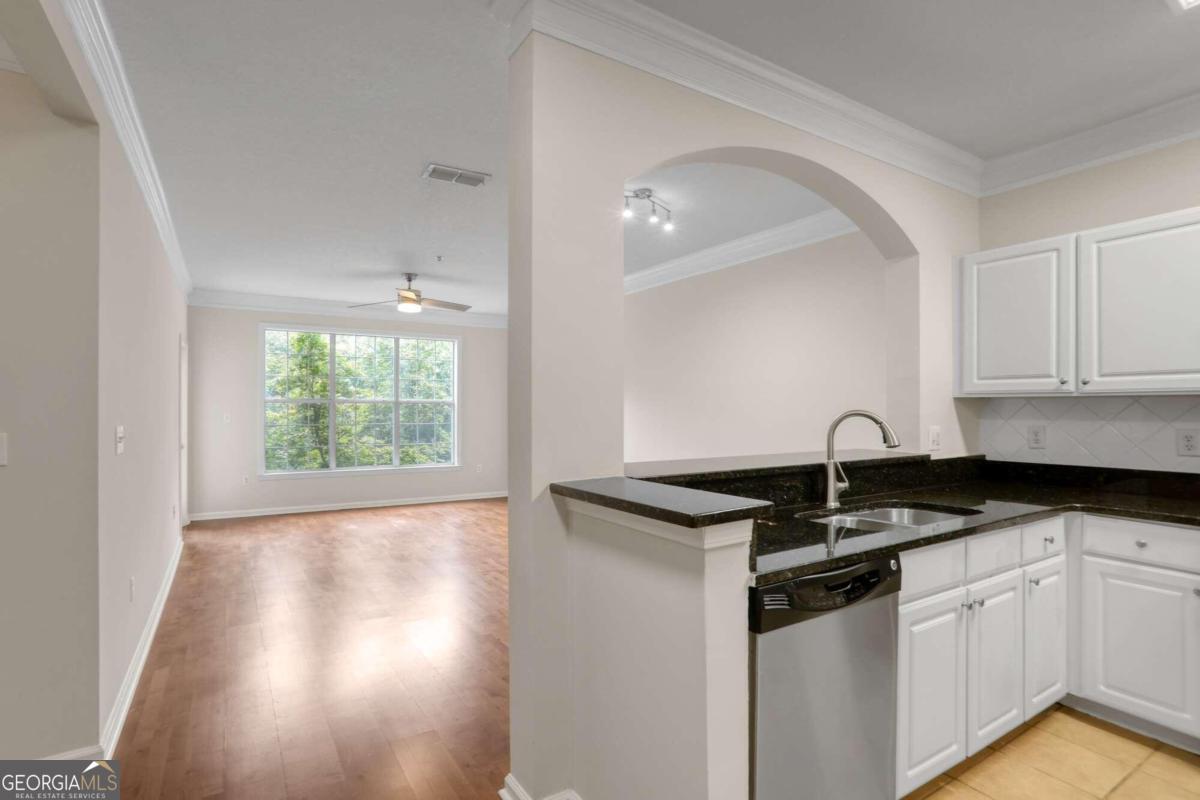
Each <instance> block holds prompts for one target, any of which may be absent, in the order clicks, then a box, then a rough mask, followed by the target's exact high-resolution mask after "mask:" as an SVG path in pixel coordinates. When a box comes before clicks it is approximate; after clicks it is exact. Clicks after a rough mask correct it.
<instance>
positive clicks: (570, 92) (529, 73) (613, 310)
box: [509, 33, 978, 797]
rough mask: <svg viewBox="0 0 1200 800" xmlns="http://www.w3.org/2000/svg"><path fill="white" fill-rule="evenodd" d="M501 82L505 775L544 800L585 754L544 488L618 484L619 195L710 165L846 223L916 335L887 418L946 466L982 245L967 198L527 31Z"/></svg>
mask: <svg viewBox="0 0 1200 800" xmlns="http://www.w3.org/2000/svg"><path fill="white" fill-rule="evenodd" d="M509 80H510V84H509V98H510V115H511V118H510V128H509V137H510V143H509V150H510V164H509V175H510V181H511V188H510V197H509V216H510V243H509V330H510V357H509V358H510V361H509V382H510V385H509V409H510V412H509V413H510V426H509V427H510V453H509V462H510V469H509V476H510V569H511V591H510V594H511V624H512V629H511V642H510V648H511V654H512V764H513V773H514V775H515V776H516V777H517V778H518V779H519V780H520V782H521V783H522V784H523V785H524V787H525V789H526V790H527V791H528V792H529V793H530V794H531V795H532V796H534V797H544V796H547V795H549V794H551V793H552V792H555V791H560V790H562V789H565V788H568V787H570V786H572V785H573V784H576V783H577V781H578V780H582V773H583V772H585V771H586V769H585V765H584V763H583V762H582V761H580V760H578V759H577V756H578V754H579V753H581V752H588V753H589V754H590V755H589V756H588V758H589V759H591V758H593V757H594V755H595V753H596V750H595V748H596V747H597V741H596V740H595V739H594V734H596V732H594V731H589V730H587V729H586V728H587V726H586V723H580V722H579V721H576V720H573V718H572V693H573V692H576V691H578V682H579V680H580V677H579V675H578V674H577V675H575V676H574V677H572V674H573V669H572V659H571V647H570V643H569V624H568V623H569V609H568V608H567V604H564V603H562V602H560V599H561V598H564V597H567V596H568V594H569V588H570V580H569V563H568V548H567V541H566V535H567V534H566V526H565V523H564V520H563V519H562V518H561V515H560V513H559V511H558V510H557V509H556V508H555V506H554V504H553V503H552V501H551V500H550V498H549V495H548V493H547V491H546V488H547V486H548V484H549V483H551V482H554V481H560V480H569V479H576V478H587V477H598V476H605V475H619V474H621V472H622V466H623V442H622V408H623V380H624V373H623V363H622V361H623V356H622V346H621V342H622V336H623V306H624V289H623V252H622V251H623V228H622V221H621V217H620V214H619V211H620V208H619V198H620V196H621V192H622V187H623V182H624V181H625V179H626V178H628V177H630V176H634V175H639V174H641V173H643V172H645V171H647V170H648V169H650V168H652V167H654V166H656V165H661V164H664V163H667V162H670V161H672V160H674V159H677V158H679V157H680V156H681V155H683V157H684V158H690V159H694V160H703V158H704V156H701V155H700V154H703V153H705V152H706V151H713V152H712V153H709V157H711V156H713V154H714V153H716V152H719V153H721V154H722V155H723V156H724V157H725V158H726V159H728V158H732V157H737V158H739V159H741V163H746V162H747V161H753V160H754V159H760V160H761V159H765V160H767V161H770V162H771V163H773V164H774V167H773V169H774V171H779V170H780V169H791V170H794V171H795V172H796V177H798V178H800V179H801V180H803V182H804V183H805V185H806V186H808V188H810V189H813V190H814V191H817V192H818V193H821V194H823V195H825V196H826V198H827V199H828V200H830V201H831V202H832V203H834V204H835V205H837V206H839V207H840V208H842V210H843V211H844V212H845V213H847V214H848V215H849V216H850V217H851V218H852V219H854V220H855V221H856V222H857V223H858V224H859V225H860V227H862V229H863V230H864V232H866V233H867V234H868V235H870V236H871V238H872V240H873V241H874V242H875V243H876V245H877V246H878V247H879V248H880V250H881V252H883V253H885V254H886V255H888V257H890V258H892V259H895V260H894V261H893V262H892V263H891V264H890V265H889V275H888V282H889V283H888V285H889V293H894V294H895V296H896V297H897V298H899V299H902V300H903V301H904V302H906V303H908V304H909V305H910V307H911V310H912V314H913V315H914V318H915V320H916V322H915V324H912V325H909V326H907V327H906V326H904V325H902V324H901V323H900V322H899V321H897V330H896V336H895V337H893V338H895V339H896V341H894V342H892V341H889V347H894V348H895V352H896V354H897V357H898V358H901V357H903V353H905V352H911V353H915V354H917V355H915V356H914V357H912V358H910V359H909V362H908V363H906V364H905V365H904V366H903V368H902V369H898V372H897V393H896V397H895V399H894V400H893V399H892V398H891V396H890V394H889V408H888V411H887V413H888V414H889V416H892V417H893V418H903V419H906V420H909V422H908V424H906V425H905V428H907V430H905V431H902V435H904V436H905V438H906V439H907V440H908V441H910V442H911V441H920V438H919V437H918V438H915V439H914V438H913V437H917V436H918V434H919V432H920V431H923V430H925V429H926V427H927V426H928V425H931V424H937V425H940V426H941V428H942V439H943V451H942V454H943V455H955V454H960V453H962V452H965V445H964V438H963V434H962V427H963V426H962V424H960V421H959V419H958V415H957V412H956V406H955V403H954V401H953V399H952V394H953V347H952V329H953V313H952V309H953V303H952V288H953V281H952V263H953V257H954V256H956V255H958V254H961V253H964V252H970V251H971V250H973V249H975V248H976V245H977V242H978V201H977V200H976V199H975V198H973V197H970V196H968V195H966V194H963V193H961V192H958V191H956V190H953V189H949V188H947V187H944V186H941V185H939V184H936V183H934V182H932V181H929V180H928V179H925V178H921V177H918V176H916V175H913V174H911V173H908V172H906V171H904V170H901V169H898V168H896V167H893V166H891V165H888V164H885V163H883V162H880V161H877V160H875V159H872V158H870V157H868V156H865V155H862V154H860V153H857V152H855V151H852V150H850V149H848V148H846V147H843V146H840V145H837V144H834V143H833V142H830V141H827V140H824V139H821V138H819V137H817V136H813V135H811V134H808V133H805V132H803V131H800V130H797V129H795V128H792V127H789V126H787V125H784V124H782V123H778V122H775V121H773V120H771V119H769V118H766V117H763V116H761V115H758V114H755V113H752V112H749V111H746V110H744V109H741V108H739V107H736V106H733V105H731V104H728V103H725V102H722V101H720V100H717V99H715V98H712V97H709V96H707V95H704V94H701V93H699V92H696V91H693V90H690V89H688V88H686V87H683V86H681V85H678V84H675V83H672V82H670V81H667V80H663V79H661V78H658V77H656V76H653V75H650V74H649V73H645V72H642V71H639V70H637V69H634V68H631V67H629V66H626V65H623V64H620V63H617V62H615V61H612V60H610V59H607V58H604V57H602V56H599V55H596V54H593V53H590V52H588V51H585V50H582V49H580V48H578V47H575V46H573V45H569V44H566V43H564V42H561V41H559V40H556V39H553V38H550V37H547V36H544V35H541V34H536V33H535V34H532V35H531V36H530V37H528V38H527V39H526V40H525V42H524V43H523V44H522V46H521V47H520V48H519V49H518V51H517V52H516V53H515V54H514V56H513V58H512V60H511V62H510V79H509ZM789 157H790V158H789ZM750 165H752V166H753V165H759V164H755V163H751V164H750ZM768 168H772V167H768ZM846 324H853V309H848V310H847V319H846ZM913 344H915V347H909V346H910V345H913ZM906 348H907V349H906ZM889 388H890V386H889ZM901 390H903V391H901ZM893 406H895V407H893ZM968 424H969V423H968ZM662 724H664V725H668V724H669V720H665V721H662ZM679 733H680V732H678V731H676V734H677V735H679ZM589 737H593V738H589ZM629 741H631V742H632V741H635V740H632V739H631V740H629ZM607 755H608V756H609V757H610V758H614V759H615V758H618V757H619V753H608V754H607ZM577 788H579V789H580V790H581V791H582V789H583V786H582V785H581V784H580V785H578V786H577ZM583 796H584V797H589V795H588V794H583Z"/></svg>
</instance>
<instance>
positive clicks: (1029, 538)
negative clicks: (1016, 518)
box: [1021, 517, 1067, 564]
mask: <svg viewBox="0 0 1200 800" xmlns="http://www.w3.org/2000/svg"><path fill="white" fill-rule="evenodd" d="M1066 543H1067V520H1066V518H1065V517H1054V518H1053V519H1044V520H1042V521H1041V522H1033V523H1030V524H1029V525H1026V526H1025V527H1023V528H1021V560H1022V561H1023V562H1024V563H1026V564H1028V563H1029V562H1030V561H1037V560H1038V559H1041V558H1046V557H1048V556H1052V555H1055V554H1056V553H1061V552H1062V551H1063V548H1064V547H1065V546H1066Z"/></svg>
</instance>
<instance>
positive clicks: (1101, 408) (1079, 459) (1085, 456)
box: [979, 395, 1200, 473]
mask: <svg viewBox="0 0 1200 800" xmlns="http://www.w3.org/2000/svg"><path fill="white" fill-rule="evenodd" d="M979 425H980V446H981V447H982V449H983V452H984V453H985V454H986V455H987V456H988V458H992V459H1003V460H1005V461H1028V462H1034V463H1049V464H1073V465H1078V466H1088V467H1124V468H1128V469H1158V470H1171V471H1173V472H1193V473H1200V457H1180V456H1178V455H1176V443H1175V439H1176V432H1177V431H1179V430H1195V431H1197V432H1198V433H1200V396H1193V395H1189V396H1180V397H1107V396H1106V397H1101V396H1094V397H1034V398H1022V397H999V398H995V399H992V400H989V401H988V402H987V403H986V405H985V406H984V408H983V412H982V413H981V414H980V423H979ZM1036 425H1044V426H1045V429H1046V439H1045V448H1044V449H1033V448H1031V447H1030V446H1029V442H1030V436H1031V434H1030V431H1029V428H1030V426H1036Z"/></svg>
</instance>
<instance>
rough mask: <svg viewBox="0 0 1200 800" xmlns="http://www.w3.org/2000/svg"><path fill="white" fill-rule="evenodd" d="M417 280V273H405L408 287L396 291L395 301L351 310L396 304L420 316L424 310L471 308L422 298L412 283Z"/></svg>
mask: <svg viewBox="0 0 1200 800" xmlns="http://www.w3.org/2000/svg"><path fill="white" fill-rule="evenodd" d="M416 279H417V273H415V272H405V273H404V280H406V281H408V286H406V287H405V288H403V289H397V290H396V299H395V300H380V301H379V302H378V303H359V304H358V305H356V306H350V308H367V307H368V306H381V305H384V304H390V303H395V304H396V310H397V311H402V312H404V313H405V314H419V313H421V309H422V308H441V309H445V310H446V311H466V310H467V309H469V308H470V306H465V305H463V304H462V303H451V302H450V301H448V300H434V299H433V298H432V297H422V296H421V290H420V289H414V288H413V286H412V282H413V281H415V280H416Z"/></svg>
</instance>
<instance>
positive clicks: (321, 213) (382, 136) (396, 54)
mask: <svg viewBox="0 0 1200 800" xmlns="http://www.w3.org/2000/svg"><path fill="white" fill-rule="evenodd" d="M103 2H104V6H105V9H106V11H107V15H108V17H109V20H110V24H111V27H112V29H113V32H114V37H115V39H116V43H117V45H118V47H119V49H120V51H121V56H122V59H123V61H124V65H125V69H126V71H127V73H128V77H129V82H130V84H131V87H132V91H133V95H134V97H135V99H136V102H137V106H138V109H139V111H140V116H141V119H142V124H143V126H144V128H145V131H146V136H147V139H148V141H149V145H150V148H151V151H152V152H153V155H154V159H155V161H156V164H157V168H158V172H159V174H160V175H161V178H162V183H163V188H164V191H165V195H166V197H167V200H168V202H169V205H170V210H171V215H172V217H173V219H174V226H175V228H176V230H177V232H178V238H179V242H180V245H181V248H182V250H183V254H184V257H185V259H186V262H187V266H188V269H189V270H190V272H191V277H192V280H193V283H194V284H195V286H196V287H197V288H198V289H201V290H208V291H210V292H225V293H252V294H261V295H275V296H289V297H297V298H315V299H319V300H323V301H339V302H345V303H351V302H366V301H372V300H376V299H384V298H386V297H388V296H389V295H390V293H391V290H392V289H393V288H394V287H395V286H397V285H398V284H399V281H398V274H399V273H400V272H401V271H403V270H412V271H415V272H418V273H421V275H422V277H421V278H420V279H418V284H417V285H418V287H419V288H421V289H422V290H424V291H425V292H427V293H428V294H429V295H430V296H433V297H438V298H442V299H447V300H454V301H459V302H465V303H469V304H471V305H473V306H474V307H475V310H476V311H477V312H483V313H492V314H503V313H504V312H505V310H506V307H507V297H506V272H507V270H506V256H507V254H506V234H507V231H506V207H505V196H506V190H507V187H506V177H505V174H504V173H505V141H504V140H505V129H506V98H505V93H506V66H507V52H508V49H507V48H508V44H509V38H508V36H509V34H508V30H507V28H506V26H505V25H503V24H501V23H500V22H498V21H496V20H495V19H493V18H492V16H490V15H489V13H488V12H489V9H490V8H492V7H494V6H501V5H503V6H508V5H515V2H513V3H510V2H508V0H402V1H401V2H396V1H395V0H354V2H352V3H348V4H347V3H329V2H327V1H326V0H295V2H292V3H289V4H287V5H286V6H281V5H279V4H277V3H266V2H262V1H261V0H243V2H238V3H228V4H222V5H221V6H220V11H219V13H218V12H216V11H214V6H212V5H211V4H208V3H197V2H194V1H193V0H103ZM595 2H601V3H602V2H604V0H587V2H586V3H585V4H587V3H595ZM642 2H643V6H636V5H631V6H630V7H634V8H653V9H656V10H658V11H660V12H663V13H665V14H668V15H670V16H672V17H673V18H675V19H677V20H680V21H682V22H685V23H688V24H690V25H692V26H694V27H696V28H699V29H701V30H703V31H706V32H708V33H710V34H712V35H714V36H717V37H719V38H721V39H724V40H725V41H727V42H728V43H730V44H732V45H734V46H737V47H740V48H742V49H744V50H747V51H749V52H751V53H753V54H756V55H758V56H760V57H761V58H764V59H766V60H769V61H772V62H775V63H776V64H777V65H779V66H780V67H783V68H786V69H789V70H791V71H793V72H795V73H798V74H799V75H802V76H804V77H805V78H807V79H809V80H812V81H816V82H817V83H820V84H824V85H825V86H827V87H829V88H831V89H833V90H836V91H838V92H841V93H842V94H844V95H846V96H847V97H849V98H851V99H853V100H857V101H859V102H860V103H864V104H866V105H868V106H871V107H873V108H875V109H877V110H878V111H881V112H884V113H887V114H890V115H891V116H893V117H895V118H896V119H899V120H902V121H904V122H907V123H909V124H910V125H912V126H913V127H915V128H918V129H920V130H922V131H925V132H927V133H929V134H933V135H935V136H938V137H941V138H942V139H944V140H946V141H949V142H951V143H954V144H956V145H959V146H961V147H962V148H964V149H965V150H968V151H970V152H972V153H974V154H975V155H978V156H981V157H994V156H996V155H998V154H1004V153H1008V152H1010V151H1013V150H1020V149H1022V148H1027V147H1029V146H1031V145H1036V144H1039V143H1042V142H1046V141H1050V140H1057V139H1060V138H1061V137H1063V136H1064V135H1068V134H1072V133H1076V132H1078V131H1081V130H1084V129H1088V128H1091V127H1093V126H1095V125H1098V124H1102V123H1105V122H1109V121H1111V120H1114V119H1116V118H1119V117H1125V116H1127V115H1129V114H1132V113H1136V112H1138V111H1142V110H1144V109H1146V108H1148V107H1151V106H1155V105H1158V104H1161V103H1164V102H1168V101H1171V100H1174V99H1177V98H1180V97H1182V96H1185V95H1189V94H1192V93H1196V92H1198V91H1200V58H1197V57H1196V56H1195V54H1196V53H1197V52H1200V10H1197V11H1194V12H1190V13H1189V14H1182V15H1177V14H1172V13H1171V12H1170V11H1169V10H1168V8H1167V4H1166V3H1165V2H1163V0H1055V2H1039V3H1031V2H1030V3H1015V4H1014V3H996V2H988V3H985V2H982V0H920V2H917V0H856V2H854V3H846V2H843V1H842V0H804V2H800V3H796V2H794V0H743V1H742V2H741V3H728V2H724V0H642ZM643 13H648V12H643ZM667 24H670V25H674V24H675V23H674V22H670V21H668V22H667ZM3 52H4V51H3V50H0V57H2V56H3ZM1197 96H1200V95H1197ZM429 161H440V162H444V163H449V164H452V165H456V166H461V167H467V168H471V169H479V170H483V171H485V172H490V173H492V174H493V175H494V176H495V178H494V179H493V180H492V181H491V182H489V183H488V184H487V185H486V186H485V187H483V188H480V189H468V188H465V187H461V186H455V185H450V184H443V183H436V182H429V181H427V180H425V179H423V178H421V177H420V174H421V171H422V169H423V167H424V166H425V164H426V163H427V162H429ZM1052 166H1053V165H1048V167H1052ZM635 185H639V186H640V185H650V186H652V187H653V188H654V189H655V190H656V191H658V192H659V193H661V194H662V196H663V197H664V199H666V200H667V202H668V204H670V205H671V206H672V208H674V209H675V210H676V211H677V212H678V217H677V219H676V222H677V223H678V229H677V230H676V232H675V233H674V234H673V235H672V236H671V237H670V238H664V237H663V235H662V234H661V232H659V231H653V232H651V231H647V230H645V228H644V226H642V227H635V224H631V225H630V232H629V235H628V236H627V243H626V252H627V258H626V271H627V272H634V271H638V270H642V269H645V268H647V267H650V266H653V265H655V264H658V263H661V262H662V261H666V260H670V259H673V258H678V257H679V256H682V255H687V254H691V253H694V252H696V251H698V250H703V249H706V248H708V247H710V246H712V245H715V244H720V243H722V242H724V241H729V240H730V239H733V238H738V237H740V236H744V235H746V234H748V233H755V232H757V231H759V230H763V229H766V228H770V227H773V226H776V225H779V224H782V223H784V222H790V221H793V220H795V219H797V218H798V217H801V216H804V215H805V212H808V213H813V212H816V211H820V210H821V209H823V208H824V207H825V206H824V204H823V203H822V202H821V201H820V199H819V198H816V197H815V196H813V195H811V194H810V193H808V192H806V191H805V190H803V189H802V188H800V187H797V186H794V185H792V184H790V182H787V181H785V180H783V179H781V178H776V177H774V176H768V175H756V176H753V177H752V178H751V177H748V176H746V175H745V174H744V173H742V174H738V173H735V172H728V173H726V172H723V171H721V170H719V169H715V168H713V167H712V166H711V165H710V166H708V167H706V168H695V169H692V170H690V171H689V170H688V169H687V168H681V169H680V170H678V171H664V172H663V173H661V174H652V175H649V176H646V177H644V178H643V179H640V180H638V181H633V182H631V183H630V188H635ZM728 198H737V200H736V202H727V201H728ZM616 201H617V202H619V198H616ZM438 255H441V256H443V260H442V261H441V262H438V261H437V260H436V257H437V256H438Z"/></svg>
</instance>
